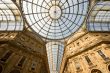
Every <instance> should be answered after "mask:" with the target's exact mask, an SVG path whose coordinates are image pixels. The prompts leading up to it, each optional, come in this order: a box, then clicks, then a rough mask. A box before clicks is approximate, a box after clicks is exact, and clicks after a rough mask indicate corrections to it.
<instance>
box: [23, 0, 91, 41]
mask: <svg viewBox="0 0 110 73" xmlns="http://www.w3.org/2000/svg"><path fill="white" fill-rule="evenodd" d="M21 3H22V10H23V14H24V16H25V18H26V20H27V22H28V24H29V27H28V28H30V27H31V28H32V29H33V30H34V31H35V32H37V33H38V34H40V35H41V36H42V37H45V38H48V39H63V38H66V37H68V36H70V35H71V34H72V33H74V32H75V31H77V30H78V29H79V27H80V26H81V25H82V23H83V21H84V18H85V16H86V14H87V10H88V3H89V0H22V2H21Z"/></svg>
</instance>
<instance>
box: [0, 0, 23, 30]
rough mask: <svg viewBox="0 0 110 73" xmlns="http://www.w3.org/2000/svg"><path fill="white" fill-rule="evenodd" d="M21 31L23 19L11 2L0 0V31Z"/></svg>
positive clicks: (9, 0)
mask: <svg viewBox="0 0 110 73" xmlns="http://www.w3.org/2000/svg"><path fill="white" fill-rule="evenodd" d="M21 30H23V18H22V16H21V14H20V12H19V10H18V8H17V6H16V5H15V4H14V3H13V2H12V1H11V0H0V31H21Z"/></svg>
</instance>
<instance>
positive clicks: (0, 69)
mask: <svg viewBox="0 0 110 73" xmlns="http://www.w3.org/2000/svg"><path fill="white" fill-rule="evenodd" d="M2 71H3V67H2V66H1V65H0V73H2Z"/></svg>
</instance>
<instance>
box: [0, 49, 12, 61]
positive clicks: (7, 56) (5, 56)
mask: <svg viewBox="0 0 110 73" xmlns="http://www.w3.org/2000/svg"><path fill="white" fill-rule="evenodd" d="M12 53H13V52H12V51H8V52H7V53H6V54H5V55H4V56H3V57H2V58H1V59H0V60H1V61H3V62H6V61H7V60H8V58H9V57H10V56H11V55H12Z"/></svg>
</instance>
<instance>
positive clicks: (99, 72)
mask: <svg viewBox="0 0 110 73" xmlns="http://www.w3.org/2000/svg"><path fill="white" fill-rule="evenodd" d="M91 73H102V72H101V71H100V70H98V69H93V70H92V71H91Z"/></svg>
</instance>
